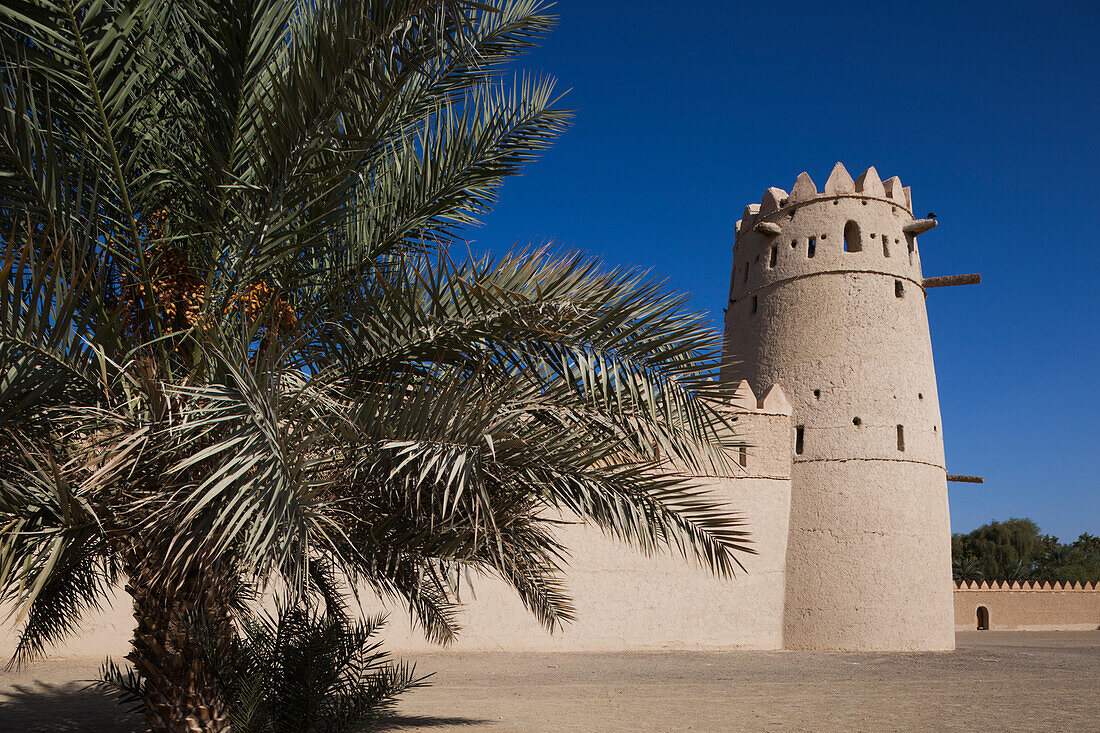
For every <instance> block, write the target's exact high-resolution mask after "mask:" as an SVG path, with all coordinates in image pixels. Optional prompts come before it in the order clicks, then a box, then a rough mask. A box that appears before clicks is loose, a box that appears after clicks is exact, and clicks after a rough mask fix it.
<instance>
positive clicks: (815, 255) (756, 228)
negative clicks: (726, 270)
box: [730, 163, 936, 314]
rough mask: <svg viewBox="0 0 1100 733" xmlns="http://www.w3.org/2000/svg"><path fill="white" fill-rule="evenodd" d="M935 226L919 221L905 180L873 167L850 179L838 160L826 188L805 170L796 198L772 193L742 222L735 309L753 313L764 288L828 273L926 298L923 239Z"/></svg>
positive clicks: (748, 209)
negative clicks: (890, 283)
mask: <svg viewBox="0 0 1100 733" xmlns="http://www.w3.org/2000/svg"><path fill="white" fill-rule="evenodd" d="M935 225H936V222H935V220H933V219H922V218H918V217H914V216H913V200H912V196H911V193H910V190H909V188H908V187H907V186H902V183H901V179H899V178H898V177H897V176H894V177H893V178H890V179H889V180H887V181H885V182H883V181H882V180H881V178H879V174H878V171H876V170H875V168H874V167H873V166H872V167H871V168H868V169H867V170H866V171H864V172H863V174H862V175H860V176H859V178H857V179H855V180H852V176H851V175H849V173H848V171H847V170H846V169H845V168H844V166H843V165H842V164H841V163H837V164H836V166H835V167H834V168H833V172H832V174H830V176H829V180H827V181H826V182H825V186H824V190H822V191H818V189H817V186H816V184H815V183H814V181H813V179H811V178H810V176H809V174H808V173H801V174H799V176H798V178H797V180H795V182H794V186H793V187H792V188H791V191H790V193H787V192H786V191H784V190H783V189H780V188H769V189H768V190H767V191H765V192H764V196H763V199H762V200H761V202H760V203H759V204H750V205H749V206H746V207H745V211H744V214H743V215H742V217H741V220H740V221H738V222H737V225H736V228H735V231H736V235H735V239H734V250H733V270H732V276H731V280H730V309H733V308H735V307H739V308H742V309H748V311H749V314H751V313H752V312H754V310H753V301H752V297H753V296H754V295H756V294H757V293H758V291H759V290H760V289H761V288H764V287H766V286H768V285H770V284H772V283H774V282H776V281H782V280H789V279H790V278H797V277H800V276H805V275H810V274H814V273H822V272H869V273H876V274H883V275H892V276H894V277H895V278H897V280H898V284H897V285H896V287H899V288H900V291H899V292H901V293H905V291H907V290H908V291H912V292H915V293H921V292H923V285H922V277H921V268H920V253H919V251H918V248H917V235H919V234H921V233H922V232H925V231H928V230H929V229H931V228H932V227H934V226H935Z"/></svg>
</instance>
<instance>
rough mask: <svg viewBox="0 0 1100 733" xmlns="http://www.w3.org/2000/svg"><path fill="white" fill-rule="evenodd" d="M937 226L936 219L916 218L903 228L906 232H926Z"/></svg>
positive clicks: (914, 233) (913, 233)
mask: <svg viewBox="0 0 1100 733" xmlns="http://www.w3.org/2000/svg"><path fill="white" fill-rule="evenodd" d="M935 228H936V220H935V219H914V220H913V221H911V222H909V223H908V224H906V225H905V226H903V227H902V228H901V230H902V231H903V232H905V233H906V234H912V235H914V236H915V235H917V234H924V233H925V232H927V231H929V230H931V229H935Z"/></svg>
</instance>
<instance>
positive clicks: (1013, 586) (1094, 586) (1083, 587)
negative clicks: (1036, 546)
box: [955, 580, 1100, 593]
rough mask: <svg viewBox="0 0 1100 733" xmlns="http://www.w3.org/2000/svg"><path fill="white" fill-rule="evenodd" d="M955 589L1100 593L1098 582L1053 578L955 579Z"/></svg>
mask: <svg viewBox="0 0 1100 733" xmlns="http://www.w3.org/2000/svg"><path fill="white" fill-rule="evenodd" d="M955 590H958V591H966V590H1040V591H1041V590H1059V591H1089V592H1090V593H1091V592H1095V593H1100V583H1082V582H1081V581H1076V582H1073V583H1071V582H1069V581H1061V580H1055V581H1053V582H1051V581H1049V580H1048V581H1044V582H1042V583H1040V582H1039V581H1037V580H1012V581H1008V580H994V581H993V582H989V581H987V580H982V581H977V580H956V581H955Z"/></svg>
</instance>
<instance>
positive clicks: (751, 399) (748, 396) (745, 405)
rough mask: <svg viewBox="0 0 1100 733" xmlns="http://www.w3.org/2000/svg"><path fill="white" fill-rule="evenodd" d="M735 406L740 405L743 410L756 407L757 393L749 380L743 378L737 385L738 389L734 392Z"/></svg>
mask: <svg viewBox="0 0 1100 733" xmlns="http://www.w3.org/2000/svg"><path fill="white" fill-rule="evenodd" d="M733 406H734V407H740V408H741V409H742V410H755V409H756V395H755V394H753V391H752V387H751V386H749V380H747V379H742V380H741V382H740V383H739V384H738V385H737V390H736V391H735V392H734V393H733Z"/></svg>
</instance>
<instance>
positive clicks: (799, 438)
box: [794, 425, 806, 455]
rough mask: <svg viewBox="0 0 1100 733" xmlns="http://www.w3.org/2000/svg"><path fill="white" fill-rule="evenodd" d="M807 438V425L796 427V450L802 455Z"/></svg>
mask: <svg viewBox="0 0 1100 733" xmlns="http://www.w3.org/2000/svg"><path fill="white" fill-rule="evenodd" d="M805 440H806V427H805V426H803V425H799V426H798V427H796V428H795V429H794V452H795V453H797V454H798V455H802V448H803V446H804V445H805Z"/></svg>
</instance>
